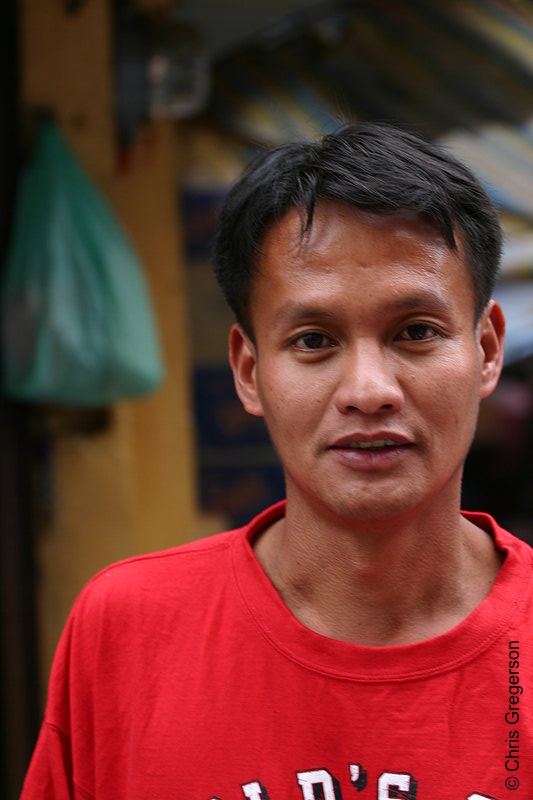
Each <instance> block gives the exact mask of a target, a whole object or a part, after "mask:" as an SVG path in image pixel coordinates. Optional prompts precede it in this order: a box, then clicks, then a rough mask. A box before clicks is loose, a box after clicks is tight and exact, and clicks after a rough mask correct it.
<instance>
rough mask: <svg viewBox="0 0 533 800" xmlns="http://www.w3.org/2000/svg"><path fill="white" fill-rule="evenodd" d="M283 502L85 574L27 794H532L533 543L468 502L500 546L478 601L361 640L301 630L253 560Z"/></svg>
mask: <svg viewBox="0 0 533 800" xmlns="http://www.w3.org/2000/svg"><path fill="white" fill-rule="evenodd" d="M282 513H283V504H278V505H276V506H274V507H272V508H270V509H267V511H265V512H264V513H263V514H261V515H260V516H259V517H257V518H256V519H255V520H254V521H253V522H252V523H251V524H250V525H249V526H247V527H245V528H241V529H238V530H235V531H230V532H228V533H224V534H220V535H218V536H214V537H211V538H209V539H204V540H200V541H198V542H194V543H192V544H189V545H185V546H181V547H177V548H174V549H172V550H167V551H164V552H161V553H155V554H153V555H146V556H140V557H137V558H132V559H129V560H127V561H123V562H121V563H119V564H115V565H114V566H111V567H109V568H108V569H106V570H104V571H103V572H101V573H99V574H98V575H97V576H96V577H95V578H93V580H92V581H91V582H90V583H89V584H88V585H87V586H86V587H85V589H84V590H83V591H82V593H81V595H80V597H79V598H78V600H77V601H76V604H75V605H74V608H73V610H72V613H71V615H70V618H69V621H68V623H67V625H66V627H65V631H64V633H63V636H62V638H61V642H60V644H59V647H58V650H57V653H56V658H55V662H54V667H53V670H52V676H51V680H50V688H49V697H48V704H47V708H46V715H45V721H44V723H43V727H42V730H41V733H40V737H39V741H38V744H37V747H36V750H35V753H34V756H33V759H32V763H31V766H30V769H29V772H28V775H27V778H26V782H25V785H24V790H23V793H22V800H52V798H53V800H72V798H76V800H93V799H94V800H242V798H249V799H250V800H267V798H268V800H342V798H344V799H345V800H346V799H347V798H355V797H357V798H359V797H361V798H362V800H387V798H404V799H405V800H467V798H468V800H481V799H484V798H496V800H508V799H509V798H522V800H532V798H533V681H532V672H533V659H532V655H531V654H532V647H533V624H532V623H533V598H532V581H531V577H532V567H533V558H532V555H533V550H531V548H530V547H529V546H528V545H527V544H525V543H524V542H521V541H520V540H518V539H516V538H515V537H513V536H511V534H509V533H507V532H505V531H503V530H502V529H501V528H499V527H498V526H497V525H496V523H495V522H494V521H493V520H492V519H491V518H490V517H488V516H486V515H483V514H469V515H468V517H469V519H471V520H472V521H473V522H474V523H475V524H477V525H478V526H480V527H482V528H484V529H486V530H487V531H488V532H489V533H490V534H491V535H492V536H494V538H495V540H496V543H497V546H498V547H499V548H500V549H502V550H503V551H505V553H506V557H505V560H504V563H503V565H502V567H501V569H500V573H499V575H498V577H497V579H496V581H495V583H494V585H493V587H492V589H491V591H490V593H489V595H488V596H487V597H486V598H485V600H483V602H482V603H481V604H480V605H479V606H478V607H477V608H476V609H475V610H474V611H473V612H472V613H471V614H470V615H469V616H468V617H467V618H466V619H465V620H464V621H463V622H462V623H460V624H459V625H458V626H457V627H455V628H453V629H452V630H450V631H448V632H447V633H444V634H443V635H441V636H437V637H435V638H433V639H429V640H427V641H423V642H417V643H414V644H409V645H403V646H395V647H361V646H358V645H353V644H349V643H346V642H339V641H336V640H333V639H329V638H327V637H324V636H321V635H320V634H317V633H314V632H313V631H310V630H308V629H307V628H305V627H304V626H303V625H302V624H301V623H300V622H299V621H298V620H297V619H296V618H295V617H294V616H293V615H292V614H291V612H290V611H289V610H288V608H287V607H286V606H285V605H284V603H283V602H282V601H281V599H280V597H279V595H278V594H277V592H276V591H275V589H274V588H273V586H272V584H271V583H270V581H269V580H268V578H267V576H266V575H265V573H264V571H263V570H262V568H261V566H260V565H259V563H258V561H257V560H256V558H255V556H254V553H253V551H252V548H251V546H250V540H251V538H252V537H253V536H254V535H255V534H256V533H257V532H258V531H259V530H261V529H262V528H263V527H265V526H266V525H268V524H270V523H271V522H272V521H273V520H275V519H276V518H277V517H279V516H280V515H281V514H282ZM413 569H416V565H413Z"/></svg>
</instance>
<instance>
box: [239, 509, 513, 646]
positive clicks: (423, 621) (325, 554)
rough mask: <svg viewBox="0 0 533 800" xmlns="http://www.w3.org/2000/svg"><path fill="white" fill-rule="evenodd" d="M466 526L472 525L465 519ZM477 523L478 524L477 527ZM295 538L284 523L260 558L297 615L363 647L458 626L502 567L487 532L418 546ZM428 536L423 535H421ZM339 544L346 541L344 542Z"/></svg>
mask: <svg viewBox="0 0 533 800" xmlns="http://www.w3.org/2000/svg"><path fill="white" fill-rule="evenodd" d="M467 524H468V525H469V524H470V523H467ZM473 527H475V526H473ZM336 536H337V546H336V547H335V546H332V541H335V539H334V538H332V535H331V533H330V534H329V535H328V536H327V537H321V538H319V539H318V541H315V539H314V537H312V536H310V535H309V532H308V531H307V535H306V536H305V537H296V536H295V535H294V532H293V531H291V530H290V529H289V530H287V526H286V524H285V521H284V520H279V521H278V522H277V523H275V525H274V526H272V528H270V529H268V530H267V531H265V532H264V533H263V535H262V536H261V537H260V538H259V539H258V540H256V542H255V543H254V550H255V553H256V556H257V558H258V560H259V562H260V564H261V565H262V567H263V569H264V570H265V572H266V574H267V576H268V577H269V579H270V581H271V582H272V584H273V586H274V588H275V589H276V591H277V592H278V594H279V595H280V597H281V599H282V601H283V602H284V603H285V605H286V606H287V607H288V609H289V610H290V611H291V612H292V614H293V615H294V616H295V617H296V618H297V619H298V620H299V621H300V622H301V623H302V624H303V625H304V626H305V627H307V628H309V629H310V630H313V631H315V632H316V633H320V634H321V635H323V636H326V637H329V638H333V639H337V640H339V641H346V642H351V643H354V644H360V645H364V646H390V645H402V644H409V643H412V642H416V641H422V640H425V639H429V638H432V637H434V636H438V635H440V634H442V633H445V632H446V631H448V630H450V629H451V628H453V627H455V626H456V625H458V624H459V623H460V622H461V621H462V620H463V619H465V617H466V616H468V614H470V613H471V612H472V611H473V610H474V608H475V607H476V606H477V605H478V604H479V603H480V602H482V600H483V599H484V597H485V596H486V595H487V593H488V592H489V591H490V587H491V586H492V583H493V581H494V579H495V577H496V575H497V572H498V570H499V567H500V565H501V557H500V554H498V551H496V550H495V548H494V546H493V544H491V541H492V540H490V537H488V536H487V534H485V533H484V532H481V531H479V529H475V531H474V532H471V531H470V532H469V537H468V538H467V543H466V544H464V543H463V544H462V539H461V537H459V536H456V537H449V540H448V541H447V542H446V543H445V546H443V542H442V540H441V542H440V546H439V544H438V543H437V544H435V542H433V543H432V546H431V547H428V546H427V541H426V547H424V546H421V545H420V542H421V538H420V535H419V534H418V533H417V535H416V536H413V537H411V539H410V541H409V540H406V539H404V540H402V541H399V540H398V538H397V535H396V536H388V537H387V539H386V540H382V541H381V542H379V544H378V543H376V541H373V542H372V546H371V547H369V546H368V541H366V543H365V544H366V545H367V546H366V547H354V546H353V545H354V544H355V541H356V540H354V537H352V539H351V540H349V539H348V540H346V539H343V538H342V537H343V534H341V533H340V532H336ZM422 541H423V540H422ZM341 543H342V546H339V544H341Z"/></svg>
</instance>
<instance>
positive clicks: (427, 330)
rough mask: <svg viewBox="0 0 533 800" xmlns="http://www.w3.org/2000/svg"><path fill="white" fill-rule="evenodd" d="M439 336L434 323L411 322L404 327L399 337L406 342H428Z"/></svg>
mask: <svg viewBox="0 0 533 800" xmlns="http://www.w3.org/2000/svg"><path fill="white" fill-rule="evenodd" d="M437 336H439V331H438V329H437V328H435V326H434V325H429V324H428V323H427V322H413V323H412V324H411V325H408V326H407V327H406V328H404V329H403V330H402V331H401V333H400V335H399V336H398V338H399V339H401V340H403V341H408V342H429V341H431V340H432V339H435V338H436V337H437Z"/></svg>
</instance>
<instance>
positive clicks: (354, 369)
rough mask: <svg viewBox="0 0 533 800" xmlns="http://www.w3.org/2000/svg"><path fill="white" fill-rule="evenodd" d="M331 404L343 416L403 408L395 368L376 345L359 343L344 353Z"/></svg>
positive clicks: (369, 342) (386, 355)
mask: <svg viewBox="0 0 533 800" xmlns="http://www.w3.org/2000/svg"><path fill="white" fill-rule="evenodd" d="M335 403H336V406H337V408H338V410H339V411H340V412H341V413H343V414H346V413H349V412H351V411H360V412H361V413H363V414H379V413H387V412H388V413H391V412H395V411H400V409H401V408H402V407H403V404H404V393H403V389H402V387H401V385H400V382H399V373H398V371H397V365H395V364H394V363H393V359H392V357H391V355H390V354H387V352H386V351H385V350H384V348H383V347H382V346H381V345H380V344H379V343H377V342H371V341H368V340H359V341H358V342H357V343H356V344H355V345H354V346H353V347H352V348H350V349H349V350H348V351H347V352H346V358H345V360H344V364H343V367H342V375H341V377H340V379H339V382H338V384H337V389H336V395H335Z"/></svg>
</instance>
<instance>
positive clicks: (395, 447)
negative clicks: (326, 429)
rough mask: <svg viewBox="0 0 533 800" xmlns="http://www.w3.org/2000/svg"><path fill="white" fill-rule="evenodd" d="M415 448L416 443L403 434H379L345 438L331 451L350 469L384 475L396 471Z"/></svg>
mask: <svg viewBox="0 0 533 800" xmlns="http://www.w3.org/2000/svg"><path fill="white" fill-rule="evenodd" d="M413 445H414V442H413V441H412V440H411V439H409V438H408V437H407V436H404V435H403V434H399V433H390V432H388V431H387V432H385V431H379V432H375V433H374V434H368V433H353V434H350V435H349V436H342V437H340V438H339V439H337V440H336V441H335V442H334V443H333V444H332V445H331V446H330V447H329V448H328V449H329V451H330V453H332V454H334V455H335V457H336V459H338V460H339V461H340V463H341V464H344V466H345V467H348V468H349V469H351V470H357V471H361V470H362V471H364V472H369V471H370V472H376V471H377V472H378V473H381V472H383V470H385V471H386V472H388V470H390V469H392V468H394V466H395V465H396V464H398V463H399V462H400V461H402V460H403V458H404V457H405V456H406V455H407V453H408V452H409V450H410V449H411V447H413Z"/></svg>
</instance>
